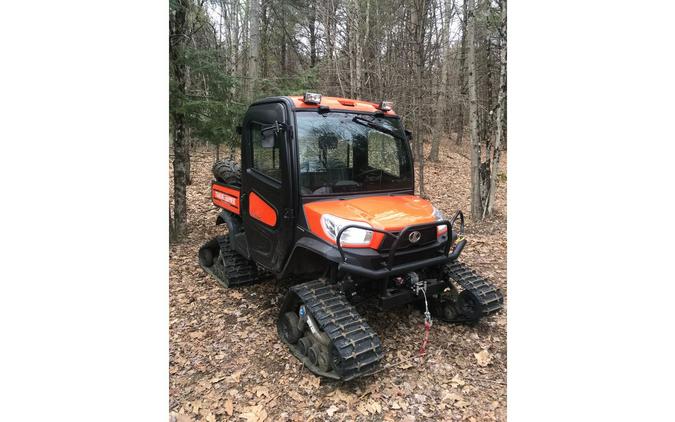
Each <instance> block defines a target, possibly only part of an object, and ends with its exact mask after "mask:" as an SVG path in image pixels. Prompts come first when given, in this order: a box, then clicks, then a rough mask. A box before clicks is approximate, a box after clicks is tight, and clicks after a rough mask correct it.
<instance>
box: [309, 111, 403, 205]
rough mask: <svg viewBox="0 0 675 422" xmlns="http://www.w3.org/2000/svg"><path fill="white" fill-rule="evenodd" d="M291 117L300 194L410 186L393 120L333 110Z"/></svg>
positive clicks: (397, 126)
mask: <svg viewBox="0 0 675 422" xmlns="http://www.w3.org/2000/svg"><path fill="white" fill-rule="evenodd" d="M296 116H297V125H298V149H299V152H298V154H299V163H300V189H301V193H302V194H303V195H326V194H332V193H345V192H369V191H382V190H395V189H405V188H411V187H412V161H411V159H410V156H409V153H408V151H409V150H408V148H407V145H405V144H404V142H405V141H403V140H402V139H405V134H404V133H403V130H402V129H401V122H400V120H399V119H394V118H386V117H374V116H371V115H363V114H355V113H336V112H333V113H325V114H319V113H317V112H299V113H297V114H296ZM357 116H358V118H357V119H356V121H355V120H354V118H355V117H357ZM364 120H365V121H370V122H371V123H372V124H371V125H370V127H369V126H368V125H367V123H366V122H364ZM364 123H365V124H364ZM386 132H389V133H386ZM392 134H396V136H392Z"/></svg>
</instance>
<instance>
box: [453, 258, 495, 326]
mask: <svg viewBox="0 0 675 422" xmlns="http://www.w3.org/2000/svg"><path fill="white" fill-rule="evenodd" d="M447 269H448V274H449V275H450V278H452V279H453V280H454V281H455V282H457V284H459V285H460V286H462V287H463V288H464V289H465V290H468V291H469V292H471V293H472V294H473V296H474V297H475V298H476V299H477V300H478V302H479V303H480V305H481V309H482V313H483V316H488V315H491V314H493V313H495V312H497V311H499V310H500V309H501V308H502V307H503V306H504V295H502V292H501V291H500V290H499V289H497V288H496V287H495V286H494V285H493V284H491V283H488V281H487V280H485V279H484V278H483V277H481V276H480V275H478V274H476V272H475V271H473V270H472V269H471V268H469V267H468V266H466V265H465V264H463V263H460V262H457V261H455V262H452V263H450V264H448V265H447Z"/></svg>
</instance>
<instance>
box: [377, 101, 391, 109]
mask: <svg viewBox="0 0 675 422" xmlns="http://www.w3.org/2000/svg"><path fill="white" fill-rule="evenodd" d="M392 107H394V103H393V102H392V101H382V102H381V103H380V106H379V107H378V108H379V109H380V110H382V111H390V110H391V109H392Z"/></svg>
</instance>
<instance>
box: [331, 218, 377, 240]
mask: <svg viewBox="0 0 675 422" xmlns="http://www.w3.org/2000/svg"><path fill="white" fill-rule="evenodd" d="M352 224H357V225H359V226H361V227H363V228H372V226H371V225H370V224H368V223H363V222H361V221H352V220H345V219H344V218H340V217H336V216H334V215H330V214H324V215H322V216H321V227H322V228H323V231H324V233H326V235H327V236H328V237H330V238H331V239H333V240H336V238H337V235H338V233H340V230H342V228H343V227H345V226H349V225H352ZM372 239H373V232H372V231H370V230H364V229H361V228H357V227H351V228H349V229H347V230H345V232H344V233H342V236H340V244H342V245H367V244H369V243H370V241H371V240H372Z"/></svg>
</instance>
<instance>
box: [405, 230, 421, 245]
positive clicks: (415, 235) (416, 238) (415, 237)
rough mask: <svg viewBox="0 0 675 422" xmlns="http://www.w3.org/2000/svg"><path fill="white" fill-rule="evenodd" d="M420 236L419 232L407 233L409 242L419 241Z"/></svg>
mask: <svg viewBox="0 0 675 422" xmlns="http://www.w3.org/2000/svg"><path fill="white" fill-rule="evenodd" d="M421 238H422V234H421V233H420V232H411V233H410V234H409V235H408V240H409V241H410V243H417V242H419V241H420V239H421Z"/></svg>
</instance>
